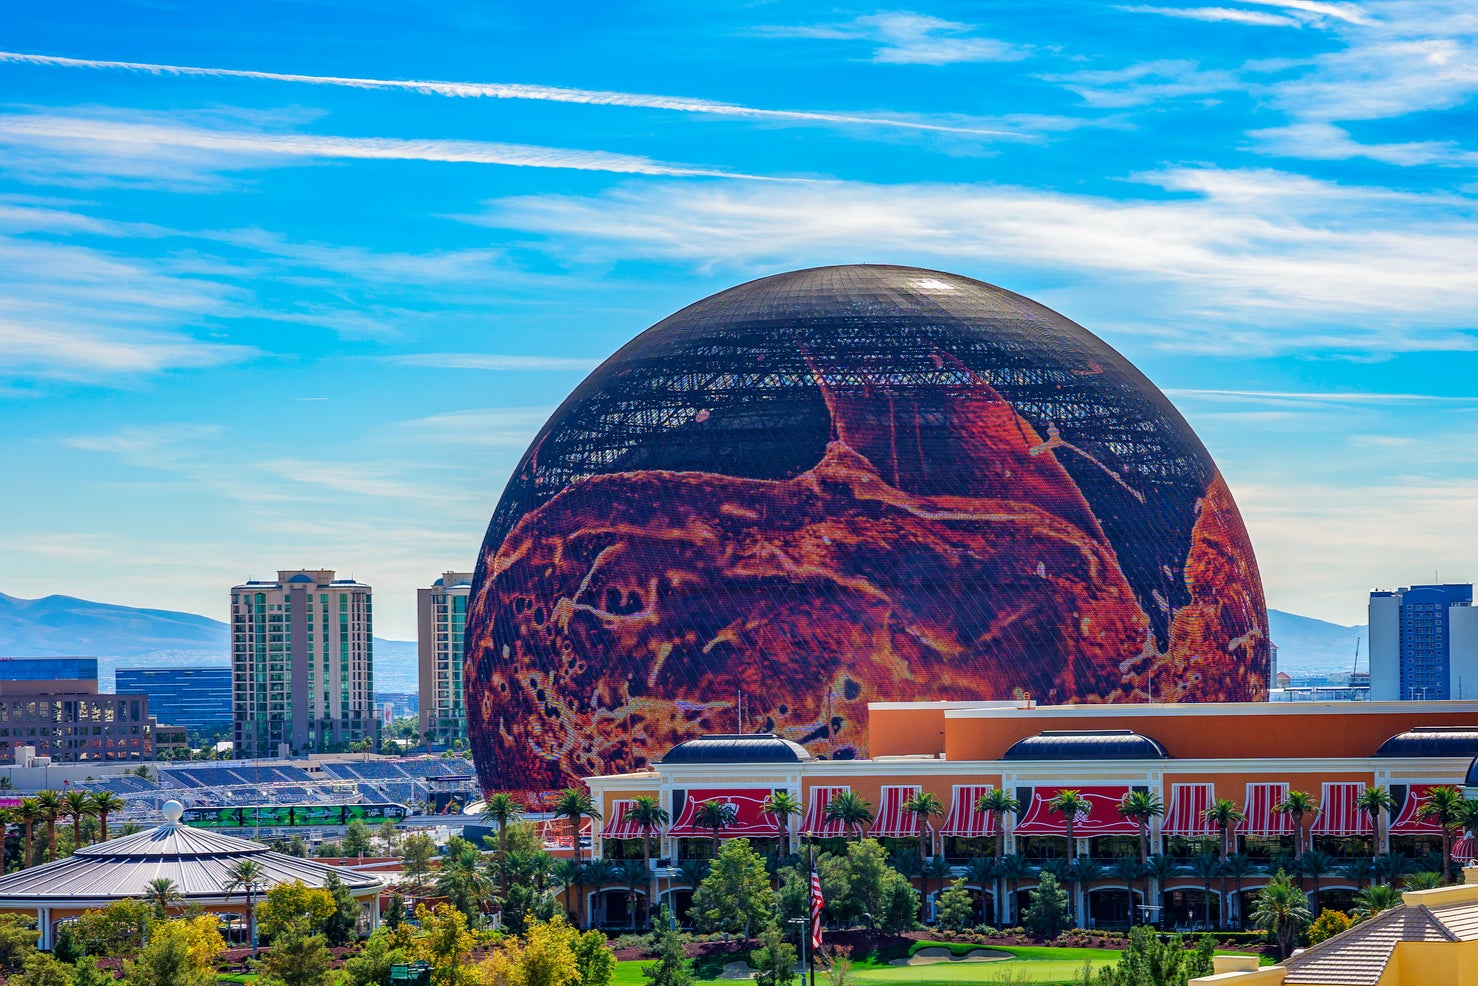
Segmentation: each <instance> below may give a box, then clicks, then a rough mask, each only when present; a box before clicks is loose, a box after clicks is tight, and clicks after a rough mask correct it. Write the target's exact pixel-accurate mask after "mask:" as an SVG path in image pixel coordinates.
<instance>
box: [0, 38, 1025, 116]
mask: <svg viewBox="0 0 1478 986" xmlns="http://www.w3.org/2000/svg"><path fill="white" fill-rule="evenodd" d="M929 20H932V18H930V19H929ZM938 23H939V24H947V23H948V22H944V21H940V22H938ZM899 29H900V28H898V27H896V26H895V28H894V30H895V31H896V30H899ZM944 40H945V41H946V42H948V41H950V40H951V39H948V38H946V39H944ZM953 40H954V41H955V42H962V41H963V42H969V41H971V40H972V39H953ZM973 40H974V41H982V40H983V39H973ZM907 50H912V51H914V52H916V53H920V54H922V53H923V51H924V48H923V47H921V46H919V47H915V48H912V49H909V48H908V47H907V46H904V47H902V48H900V49H899V51H900V52H902V51H907ZM940 50H942V49H940ZM0 62H11V63H21V64H29V65H53V66H57V67H60V68H83V69H97V70H104V71H124V72H142V73H147V74H150V75H181V76H204V77H208V78H222V79H232V78H234V79H256V80H260V81H266V82H284V83H294V84H300V85H312V86H334V87H339V88H348V89H366V90H390V91H402V92H416V93H423V94H426V95H434V96H448V97H453V98H461V99H478V98H484V99H519V100H533V101H536V102H551V103H574V104H577V105H583V106H617V107H627V108H633V109H649V110H666V111H670V112H675V113H691V114H697V115H702V116H719V117H734V118H739V119H751V120H760V121H769V122H774V123H789V124H797V125H817V124H820V125H827V126H847V127H877V128H883V129H898V130H916V131H928V132H934V133H945V134H961V135H967V136H974V137H1017V136H1021V135H1020V134H1018V133H1014V132H1012V131H1010V130H1002V129H1000V128H996V127H991V126H985V125H976V124H969V123H948V122H941V121H938V120H927V119H921V118H919V117H917V116H908V115H905V114H895V115H890V114H868V113H842V112H827V111H818V110H789V109H767V108H764V107H758V106H744V105H741V104H738V103H726V102H722V101H719V100H711V99H699V98H694V97H690V96H660V95H652V94H645V93H631V92H614V91H610V90H602V89H571V88H564V87H560V86H541V85H528V84H525V83H507V82H439V81H428V80H414V79H371V78H354V77H345V76H327V75H304V74H294V73H284V72H258V71H251V70H246V69H228V68H205V67H200V66H194V65H167V64H157V63H152V62H126V61H109V60H104V59H92V58H63V57H60V56H56V55H44V54H31V53H27V52H17V51H0Z"/></svg>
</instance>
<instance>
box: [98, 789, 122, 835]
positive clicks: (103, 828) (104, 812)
mask: <svg viewBox="0 0 1478 986" xmlns="http://www.w3.org/2000/svg"><path fill="white" fill-rule="evenodd" d="M127 807H128V802H127V801H124V800H123V799H122V798H120V797H119V796H118V795H116V794H114V793H113V792H112V791H94V792H92V813H93V814H94V815H96V816H97V820H98V841H99V842H107V841H108V816H109V815H112V814H115V813H116V812H120V811H122V810H123V809H124V808H127Z"/></svg>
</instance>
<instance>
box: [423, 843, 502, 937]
mask: <svg viewBox="0 0 1478 986" xmlns="http://www.w3.org/2000/svg"><path fill="white" fill-rule="evenodd" d="M436 892H437V894H439V895H440V896H442V897H445V898H446V899H447V901H448V902H449V903H450V904H451V905H452V906H453V907H455V908H456V909H457V910H459V911H461V912H462V914H463V915H464V916H465V917H466V918H467V923H468V924H469V925H470V926H472V927H477V926H478V925H480V924H481V923H482V902H483V900H484V899H486V898H488V897H490V896H491V895H492V884H491V883H490V882H489V880H488V878H487V876H486V875H485V874H484V872H483V868H482V853H480V852H478V851H477V847H476V846H474V845H473V844H472V843H470V842H468V841H467V840H466V839H463V838H461V837H460V836H455V835H454V836H452V837H451V838H450V839H449V840H447V852H446V855H445V856H443V857H442V860H441V872H440V873H438V874H437V876H436Z"/></svg>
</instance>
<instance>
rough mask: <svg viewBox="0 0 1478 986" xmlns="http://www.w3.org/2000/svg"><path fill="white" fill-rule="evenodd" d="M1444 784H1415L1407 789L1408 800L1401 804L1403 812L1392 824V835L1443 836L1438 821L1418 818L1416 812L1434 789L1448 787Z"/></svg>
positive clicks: (1430, 818) (1399, 813)
mask: <svg viewBox="0 0 1478 986" xmlns="http://www.w3.org/2000/svg"><path fill="white" fill-rule="evenodd" d="M1447 786H1450V785H1444V784H1413V785H1411V786H1410V787H1408V788H1407V789H1406V800H1405V801H1403V802H1402V803H1401V811H1400V812H1398V813H1397V815H1396V820H1395V821H1394V822H1392V823H1391V834H1392V835H1441V834H1442V826H1441V825H1438V824H1437V819H1435V818H1432V817H1430V816H1429V817H1427V818H1417V817H1416V810H1417V809H1418V808H1420V807H1421V806H1422V804H1423V802H1425V801H1426V800H1427V795H1428V794H1430V793H1431V792H1432V788H1434V787H1447Z"/></svg>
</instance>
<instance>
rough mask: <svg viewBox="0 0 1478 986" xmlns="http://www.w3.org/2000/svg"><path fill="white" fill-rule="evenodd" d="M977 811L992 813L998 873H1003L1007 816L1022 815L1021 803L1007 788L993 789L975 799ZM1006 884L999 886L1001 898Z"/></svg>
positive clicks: (997, 890) (998, 891)
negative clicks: (1002, 861)
mask: <svg viewBox="0 0 1478 986" xmlns="http://www.w3.org/2000/svg"><path fill="white" fill-rule="evenodd" d="M975 810H976V811H982V812H990V813H991V818H992V821H993V822H994V825H993V828H994V829H995V844H996V871H997V872H998V873H999V872H1000V871H1001V860H1003V859H1005V858H1006V814H1007V812H1009V813H1011V814H1013V815H1020V814H1021V801H1020V800H1019V799H1017V797H1016V796H1015V795H1013V794H1012V793H1011V792H1010V791H1008V790H1006V789H1005V788H1003V787H1001V788H994V787H993V788H991V789H990V790H989V791H986V792H985V793H984V794H982V795H981V796H980V797H978V798H976V799H975ZM981 889H984V888H983V887H982V888H981ZM1004 891H1005V886H1004V882H1003V883H1001V884H999V885H997V887H996V892H997V895H998V897H999V895H1000V894H1002V893H1004Z"/></svg>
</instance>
